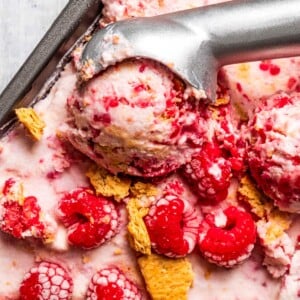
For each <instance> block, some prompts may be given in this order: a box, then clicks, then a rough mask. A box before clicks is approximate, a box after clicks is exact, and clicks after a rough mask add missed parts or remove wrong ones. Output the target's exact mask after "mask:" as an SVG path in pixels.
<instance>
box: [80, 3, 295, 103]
mask: <svg viewBox="0 0 300 300" xmlns="http://www.w3.org/2000/svg"><path fill="white" fill-rule="evenodd" d="M113 37H117V38H113ZM296 55H300V1H299V0H247V1H246V0H244V1H232V2H227V3H222V4H217V5H211V6H207V7H201V8H196V9H191V10H186V11H181V12H176V13H172V14H166V15H161V16H156V17H148V18H136V19H130V20H125V21H121V22H117V23H114V24H111V25H109V26H107V27H105V28H104V29H102V30H100V31H98V32H97V33H96V34H95V35H94V36H93V38H92V39H91V40H90V41H89V43H88V44H87V46H86V48H85V50H84V52H83V55H82V74H83V76H82V77H84V79H89V78H90V77H91V76H92V75H94V74H96V73H99V72H101V71H102V70H104V69H105V68H106V67H107V66H108V65H110V64H114V63H116V62H117V61H120V60H123V59H125V58H130V57H146V58H151V59H154V60H157V61H159V62H161V63H163V64H165V65H167V66H168V67H170V68H171V69H172V70H173V71H174V72H176V73H177V74H178V75H179V76H181V77H182V78H183V79H184V80H185V81H186V82H187V83H188V84H190V85H191V86H192V87H194V88H195V89H196V90H198V91H200V94H199V95H200V97H203V96H204V95H205V96H206V97H207V98H208V99H210V100H211V101H213V100H214V99H215V92H216V81H217V71H218V69H219V67H221V66H223V65H227V64H232V63H238V62H243V61H253V60H261V59H271V58H279V57H288V56H296ZM91 70H92V72H91Z"/></svg>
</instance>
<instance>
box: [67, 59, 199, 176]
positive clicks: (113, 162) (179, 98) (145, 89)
mask: <svg viewBox="0 0 300 300" xmlns="http://www.w3.org/2000/svg"><path fill="white" fill-rule="evenodd" d="M183 93H184V85H183V83H182V82H181V81H180V80H179V79H178V78H177V77H176V76H175V75H174V74H173V73H172V72H170V71H169V70H168V69H167V68H166V67H164V66H161V65H160V64H158V63H156V62H152V61H148V60H140V61H136V60H135V61H127V62H123V63H121V64H118V65H116V66H113V67H110V68H109V69H107V70H106V71H105V72H103V73H101V74H100V75H98V76H97V77H95V78H93V79H91V80H90V81H89V82H88V83H87V84H86V85H85V86H84V87H82V89H81V90H75V91H74V93H73V94H72V96H71V97H69V99H68V101H67V106H68V112H69V115H70V123H69V127H68V129H67V130H66V132H65V133H66V135H67V137H68V139H69V141H70V142H71V143H72V144H73V146H74V147H75V148H77V149H78V150H80V151H81V152H83V153H85V154H86V155H87V156H89V157H90V158H91V159H92V160H94V161H95V162H96V163H97V164H99V165H100V166H102V167H104V168H106V169H108V170H109V171H111V172H112V173H126V174H131V175H136V176H144V177H152V176H160V175H164V174H167V173H169V172H171V171H173V170H175V169H177V168H178V167H180V166H181V165H183V164H184V163H186V162H187V161H188V160H190V157H191V155H192V153H193V152H194V151H195V150H194V148H195V147H193V146H192V147H191V144H193V145H194V144H200V143H201V136H202V133H203V132H202V131H203V129H202V127H203V126H202V125H201V121H199V120H200V119H201V118H200V116H199V115H200V113H199V110H198V109H197V108H196V105H197V104H196V103H197V102H196V101H192V100H190V101H187V100H184V99H183Z"/></svg>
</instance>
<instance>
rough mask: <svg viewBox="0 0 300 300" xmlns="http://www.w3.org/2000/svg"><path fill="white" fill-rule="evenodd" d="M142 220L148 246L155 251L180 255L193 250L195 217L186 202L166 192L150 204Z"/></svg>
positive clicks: (195, 214)
mask: <svg viewBox="0 0 300 300" xmlns="http://www.w3.org/2000/svg"><path fill="white" fill-rule="evenodd" d="M144 220H145V224H146V227H147V230H148V233H149V236H150V240H151V246H152V248H153V249H154V250H155V251H156V252H157V253H159V254H164V255H166V256H169V257H182V256H185V255H187V254H188V253H191V252H192V251H193V249H194V247H195V244H196V240H197V232H198V226H199V218H198V214H197V211H196V210H195V208H194V207H193V206H192V205H191V204H190V203H189V202H187V201H184V200H182V199H180V198H179V197H177V196H176V195H172V194H171V193H170V194H166V195H165V196H164V197H163V198H161V199H159V200H158V201H157V202H155V203H154V204H153V205H152V206H151V207H150V210H149V213H148V215H147V216H146V217H145V218H144Z"/></svg>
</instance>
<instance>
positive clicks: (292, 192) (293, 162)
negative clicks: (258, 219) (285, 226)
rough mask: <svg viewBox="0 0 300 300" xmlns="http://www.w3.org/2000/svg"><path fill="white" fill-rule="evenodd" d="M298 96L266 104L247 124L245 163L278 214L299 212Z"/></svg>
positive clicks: (282, 96) (280, 96)
mask: <svg viewBox="0 0 300 300" xmlns="http://www.w3.org/2000/svg"><path fill="white" fill-rule="evenodd" d="M299 98H300V96H299V94H292V95H288V94H285V93H280V94H277V95H274V96H272V97H270V98H268V99H266V100H265V102H264V103H263V104H262V105H261V107H259V108H258V110H257V111H256V114H255V115H254V117H253V118H252V119H251V120H250V122H249V130H250V132H251V138H250V145H249V149H248V151H247V152H248V161H249V166H250V170H251V174H252V175H253V177H254V179H255V180H256V182H257V184H258V186H259V187H260V188H261V189H262V190H263V192H264V193H265V194H266V195H267V196H269V197H270V198H271V199H273V200H274V202H275V205H277V206H278V207H279V208H280V209H281V210H284V211H288V212H298V213H299V211H300V188H299V183H300V164H299V158H300V157H299V146H300V135H299V130H298V125H297V124H298V122H299V119H300V109H299V108H300V105H299Z"/></svg>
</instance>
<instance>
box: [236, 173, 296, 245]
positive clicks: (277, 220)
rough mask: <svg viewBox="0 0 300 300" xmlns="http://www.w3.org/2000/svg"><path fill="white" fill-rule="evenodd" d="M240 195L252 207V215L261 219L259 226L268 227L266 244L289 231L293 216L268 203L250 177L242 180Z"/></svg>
mask: <svg viewBox="0 0 300 300" xmlns="http://www.w3.org/2000/svg"><path fill="white" fill-rule="evenodd" d="M238 193H239V197H240V198H241V199H242V200H243V201H245V202H247V203H248V204H249V205H250V207H251V211H252V213H254V214H255V215H256V216H257V217H259V219H260V220H259V221H258V223H257V224H258V225H259V224H263V226H265V227H266V234H265V239H264V243H272V242H273V241H275V240H276V239H278V238H280V237H281V236H283V235H284V233H285V231H286V230H287V229H289V227H290V225H291V222H292V218H291V215H290V214H289V213H286V212H282V211H280V210H279V209H278V208H276V207H275V206H274V205H273V203H272V202H271V201H268V200H267V199H266V197H265V196H264V195H263V194H262V193H261V192H260V191H259V190H258V189H257V188H256V186H255V184H254V182H253V181H252V179H251V178H249V176H244V177H243V178H242V179H241V182H240V187H239V189H238Z"/></svg>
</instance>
